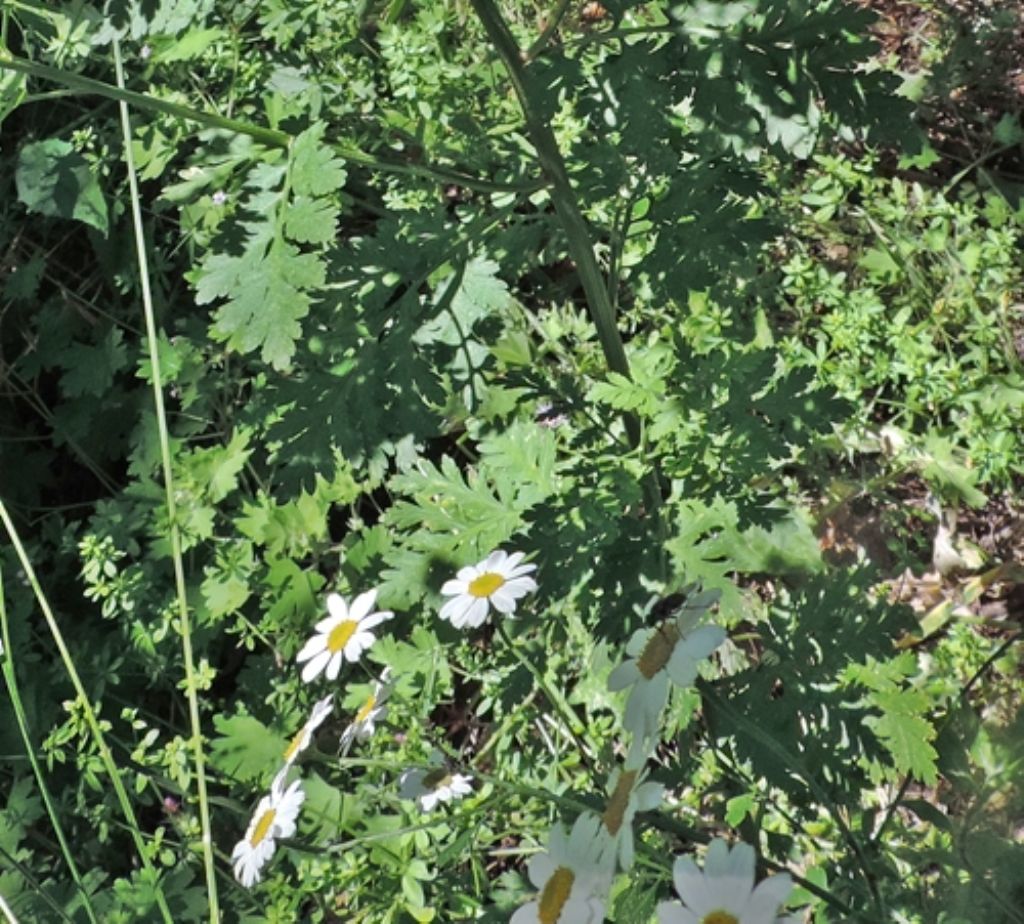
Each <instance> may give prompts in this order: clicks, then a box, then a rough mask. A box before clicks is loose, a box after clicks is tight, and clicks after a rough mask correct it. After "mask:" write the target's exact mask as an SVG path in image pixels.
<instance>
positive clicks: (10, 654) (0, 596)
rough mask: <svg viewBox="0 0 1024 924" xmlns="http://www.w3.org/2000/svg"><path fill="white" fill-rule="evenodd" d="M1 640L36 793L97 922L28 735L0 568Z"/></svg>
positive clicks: (91, 917)
mask: <svg viewBox="0 0 1024 924" xmlns="http://www.w3.org/2000/svg"><path fill="white" fill-rule="evenodd" d="M0 640H2V642H3V645H2V647H0V650H2V651H3V654H0V659H3V674H4V681H5V682H6V684H7V695H8V696H9V697H10V700H11V710H12V711H13V712H14V718H15V720H16V721H17V723H18V731H19V732H20V734H21V740H22V741H23V742H24V744H25V754H26V755H27V756H28V761H29V763H30V764H31V765H32V773H33V774H35V778H36V785H38V786H39V793H40V795H41V796H42V797H43V804H44V805H45V806H46V814H47V815H49V816H50V823H51V824H52V825H53V831H54V834H56V835H57V841H58V843H59V844H60V849H61V853H63V854H64V860H65V862H66V863H67V865H68V869H69V870H70V871H71V878H72V879H74V880H75V886H76V887H77V888H78V891H79V893H80V894H81V896H82V904H83V905H84V906H85V913H86V915H87V916H88V918H89V920H90V921H92V922H93V924H98V922H97V919H96V912H95V911H93V907H92V901H91V900H90V899H89V892H88V891H87V890H86V888H85V884H84V883H83V882H82V877H81V874H80V873H79V872H78V865H77V864H76V863H75V858H74V855H73V854H72V853H71V847H70V845H69V844H68V842H67V838H65V836H64V828H63V827H62V826H61V823H60V816H59V815H58V814H57V806H56V805H54V802H53V799H52V798H51V797H50V789H49V787H48V786H47V785H46V777H45V776H43V768H42V767H40V766H39V760H38V759H37V758H36V752H35V747H34V746H33V744H32V737H31V735H29V731H28V720H27V718H26V716H25V708H24V706H23V704H22V701H21V691H20V690H19V688H18V678H17V675H16V674H15V672H14V647H13V645H12V644H11V635H10V630H9V627H8V624H7V605H6V601H5V599H4V582H3V572H0Z"/></svg>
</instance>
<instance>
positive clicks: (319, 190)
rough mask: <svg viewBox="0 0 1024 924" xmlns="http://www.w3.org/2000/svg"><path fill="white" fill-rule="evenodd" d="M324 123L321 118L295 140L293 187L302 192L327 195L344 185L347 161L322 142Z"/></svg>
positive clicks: (299, 193)
mask: <svg viewBox="0 0 1024 924" xmlns="http://www.w3.org/2000/svg"><path fill="white" fill-rule="evenodd" d="M324 128H325V126H324V124H323V123H322V122H318V123H317V124H316V125H314V126H313V127H312V128H307V129H306V130H305V131H304V132H302V134H301V135H299V136H298V137H296V139H295V141H294V143H293V144H292V171H291V183H292V189H294V190H295V192H296V194H297V195H299V196H326V195H328V194H329V193H332V192H338V191H340V190H341V187H342V186H344V185H345V178H346V176H347V174H346V173H345V165H344V162H343V161H342V160H340V159H339V158H338V157H337V156H335V153H334V151H333V150H332V149H331V148H329V147H327V146H326V145H324V144H323V143H322V139H323V134H324Z"/></svg>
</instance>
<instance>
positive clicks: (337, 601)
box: [327, 594, 348, 622]
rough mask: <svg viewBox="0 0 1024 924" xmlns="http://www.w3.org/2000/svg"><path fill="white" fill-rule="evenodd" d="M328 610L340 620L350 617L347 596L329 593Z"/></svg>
mask: <svg viewBox="0 0 1024 924" xmlns="http://www.w3.org/2000/svg"><path fill="white" fill-rule="evenodd" d="M327 612H328V613H330V614H331V616H333V617H334V618H335V619H337V620H338V622H343V621H344V620H346V619H348V604H347V603H346V602H345V598H344V597H342V596H341V594H328V595H327Z"/></svg>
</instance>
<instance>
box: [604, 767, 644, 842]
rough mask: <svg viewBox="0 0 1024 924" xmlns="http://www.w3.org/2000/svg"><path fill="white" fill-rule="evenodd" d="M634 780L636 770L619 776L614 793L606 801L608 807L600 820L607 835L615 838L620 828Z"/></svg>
mask: <svg viewBox="0 0 1024 924" xmlns="http://www.w3.org/2000/svg"><path fill="white" fill-rule="evenodd" d="M635 780H636V770H627V771H626V772H625V773H620V774H619V781H618V782H617V783H616V784H615V791H614V792H613V793H612V794H611V797H610V798H609V799H608V806H607V808H605V810H604V815H603V817H602V820H603V821H604V826H605V827H606V828H607V829H608V833H609V834H610V835H611V836H612V837H615V835H616V834H618V833H619V828H621V827H622V819H623V818H624V817H625V815H626V807H627V806H628V805H629V796H630V793H632V792H633V782H634V781H635Z"/></svg>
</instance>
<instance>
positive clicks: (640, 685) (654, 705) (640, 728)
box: [608, 591, 726, 738]
mask: <svg viewBox="0 0 1024 924" xmlns="http://www.w3.org/2000/svg"><path fill="white" fill-rule="evenodd" d="M717 599H718V591H706V592H703V593H698V594H694V595H691V596H690V597H689V598H688V599H687V601H686V603H685V604H684V605H683V607H682V610H681V611H680V613H679V614H678V615H677V616H674V617H670V618H669V619H666V620H665V621H664V622H662V623H661V624H660V625H659V626H657V627H655V628H654V629H641V630H639V631H638V632H636V633H634V635H633V637H632V638H631V639H630V640H629V644H627V646H626V654H627V655H630V659H629V660H628V661H624V662H623V663H622V664H620V665H619V666H618V667H616V668H615V670H613V671H612V672H611V674H610V676H609V677H608V689H609V690H612V691H615V690H624V689H625V688H626V687H628V686H632V687H633V689H632V690H631V691H630V694H629V700H628V702H627V703H626V715H625V725H626V727H627V728H628V729H629V730H630V731H632V732H633V733H634V734H635V735H637V736H640V737H643V738H649V737H651V736H653V735H654V734H656V732H657V730H658V720H659V718H660V716H661V711H662V710H663V709H664V708H665V704H666V703H667V702H668V685H669V680H671V681H672V682H673V683H675V684H677V685H678V686H681V687H688V686H690V685H691V684H693V682H694V680H696V678H697V667H698V665H699V663H700V662H701V661H702V660H704V658H706V657H708V656H709V655H710V654H711V652H713V651H714V650H715V649H716V648H717V647H718V646H719V645H721V644H722V642H724V641H725V639H726V634H725V630H724V629H723V628H721V626H711V625H698V624H697V623H698V620H699V619H700V618H701V616H703V615H704V612H705V611H706V610H707V609H708V608H709V607H710V606H711V605H712V604H713V603H714V602H715V600H717Z"/></svg>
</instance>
